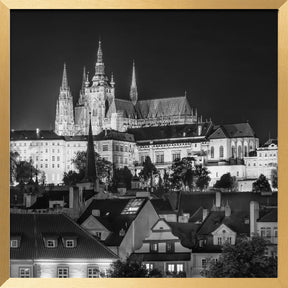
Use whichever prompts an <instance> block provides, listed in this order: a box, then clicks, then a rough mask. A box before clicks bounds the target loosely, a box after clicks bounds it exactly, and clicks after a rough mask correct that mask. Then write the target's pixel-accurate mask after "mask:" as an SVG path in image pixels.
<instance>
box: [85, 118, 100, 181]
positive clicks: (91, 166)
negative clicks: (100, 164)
mask: <svg viewBox="0 0 288 288" xmlns="http://www.w3.org/2000/svg"><path fill="white" fill-rule="evenodd" d="M96 179H97V169H96V160H95V150H94V142H93V134H92V125H91V114H90V122H89V134H88V144H87V153H86V170H85V178H84V180H85V181H91V182H95V181H96Z"/></svg>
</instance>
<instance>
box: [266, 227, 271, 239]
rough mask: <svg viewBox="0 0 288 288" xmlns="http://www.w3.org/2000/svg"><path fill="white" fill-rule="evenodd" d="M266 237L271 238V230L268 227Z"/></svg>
mask: <svg viewBox="0 0 288 288" xmlns="http://www.w3.org/2000/svg"><path fill="white" fill-rule="evenodd" d="M266 237H267V238H271V228H270V227H267V228H266Z"/></svg>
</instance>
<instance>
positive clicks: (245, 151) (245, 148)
mask: <svg viewBox="0 0 288 288" xmlns="http://www.w3.org/2000/svg"><path fill="white" fill-rule="evenodd" d="M244 156H245V157H247V156H248V147H247V145H245V146H244Z"/></svg>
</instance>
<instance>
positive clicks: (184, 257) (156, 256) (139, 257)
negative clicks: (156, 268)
mask: <svg viewBox="0 0 288 288" xmlns="http://www.w3.org/2000/svg"><path fill="white" fill-rule="evenodd" d="M129 258H130V259H131V260H132V261H141V262H142V261H190V260H191V253H171V254H168V253H133V254H131V256H130V257H129Z"/></svg>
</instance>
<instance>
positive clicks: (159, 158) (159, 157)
mask: <svg viewBox="0 0 288 288" xmlns="http://www.w3.org/2000/svg"><path fill="white" fill-rule="evenodd" d="M156 163H158V164H159V163H164V154H162V153H161V154H157V155H156Z"/></svg>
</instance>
